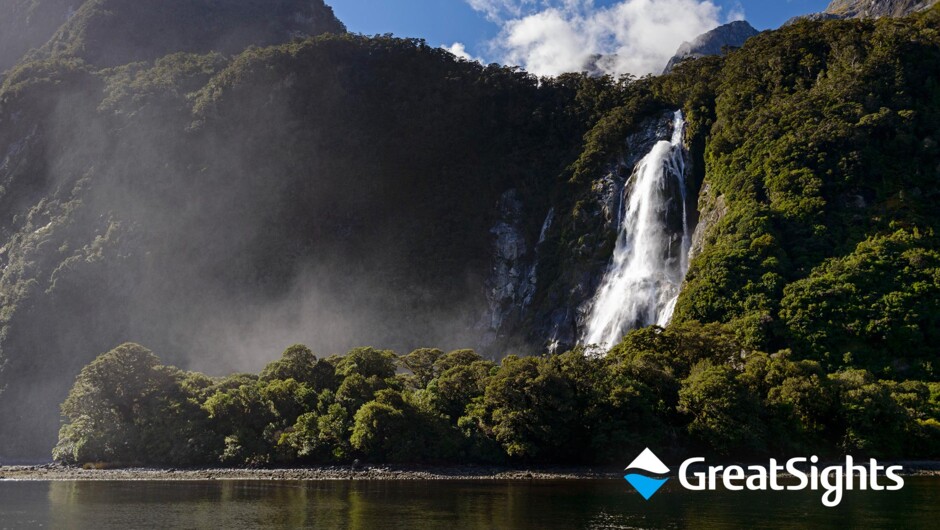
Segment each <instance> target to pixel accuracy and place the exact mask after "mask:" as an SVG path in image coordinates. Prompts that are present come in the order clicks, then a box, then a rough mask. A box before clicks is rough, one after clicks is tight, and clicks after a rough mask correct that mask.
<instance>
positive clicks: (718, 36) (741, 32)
mask: <svg viewBox="0 0 940 530" xmlns="http://www.w3.org/2000/svg"><path fill="white" fill-rule="evenodd" d="M758 33H760V32H759V31H757V30H756V29H754V27H753V26H751V25H750V24H748V23H747V22H746V21H744V20H737V21H735V22H731V23H728V24H725V25H723V26H718V27H717V28H715V29H713V30H711V31H709V32H706V33H703V34H701V35H699V36H698V37H696V38H695V40H693V41H692V42H683V43H682V46H679V49H678V51H676V54H675V55H673V56H672V59H669V63H668V64H666V68H665V70H663V73H664V74H668V73H669V72H671V71H672V69H673V68H675V66H676V65H677V64H679V63H680V62H682V61H684V60H686V59H697V58H699V57H707V56H709V55H721V54H723V53H724V51H725V50H726V49H729V48H740V47H741V46H743V45H744V42H745V41H746V40H747V39H750V38H751V37H753V36H754V35H757V34H758Z"/></svg>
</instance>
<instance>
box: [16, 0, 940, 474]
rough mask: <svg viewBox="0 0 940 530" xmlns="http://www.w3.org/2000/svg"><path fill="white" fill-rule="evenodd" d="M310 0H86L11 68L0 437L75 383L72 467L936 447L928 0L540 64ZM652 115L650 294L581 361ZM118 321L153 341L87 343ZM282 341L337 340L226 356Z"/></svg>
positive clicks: (27, 433)
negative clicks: (658, 211)
mask: <svg viewBox="0 0 940 530" xmlns="http://www.w3.org/2000/svg"><path fill="white" fill-rule="evenodd" d="M48 1H50V2H51V0H48ZM145 3H146V2H145ZM315 4H316V5H315V6H314V8H313V9H314V11H313V17H312V18H309V17H308V18H304V17H300V18H299V19H298V18H297V17H295V16H294V15H295V14H296V13H295V12H293V11H291V9H294V8H296V6H293V4H292V3H291V2H287V1H285V2H284V6H285V7H284V9H279V10H274V11H272V12H271V13H272V14H271V17H272V18H271V20H268V21H267V22H265V23H264V24H260V23H259V25H258V27H259V28H262V29H264V31H263V32H261V30H260V29H259V32H260V33H258V35H256V36H254V37H251V39H248V40H247V41H239V42H234V41H231V40H230V39H228V38H226V37H227V32H225V31H223V29H224V28H222V29H219V28H217V29H219V31H218V33H214V34H212V35H213V36H212V41H213V42H208V41H204V40H200V39H199V38H197V36H196V34H194V33H192V32H190V31H189V30H191V29H192V27H198V24H197V25H196V26H191V25H184V26H181V27H180V29H179V34H178V35H176V37H174V38H173V39H170V40H169V41H168V42H161V43H160V44H159V46H155V45H154V44H153V42H154V41H153V39H150V38H140V39H138V38H136V37H135V38H134V39H130V38H129V37H128V36H129V35H135V36H142V37H145V36H146V35H152V34H151V33H148V32H151V31H160V30H159V27H155V28H150V27H148V25H147V23H146V21H145V20H144V19H142V18H140V17H138V16H136V14H135V13H137V11H135V10H133V9H131V10H130V11H134V13H131V12H130V11H128V9H129V8H128V7H127V6H128V4H127V3H125V2H122V1H119V0H107V1H105V0H96V1H95V2H88V3H86V4H83V5H82V8H81V9H80V10H79V11H78V14H77V15H76V16H74V17H71V18H70V19H69V22H68V24H66V25H65V26H62V27H60V28H59V29H58V30H55V32H54V34H50V35H48V39H49V40H48V42H46V41H43V42H45V44H42V43H32V44H30V45H29V46H30V47H32V48H33V50H32V51H30V52H28V53H27V52H26V51H25V50H24V52H23V53H26V55H25V56H24V57H22V58H21V59H19V62H18V63H17V64H16V66H14V67H12V68H11V69H9V70H8V71H6V72H5V73H4V77H3V83H2V86H0V216H2V217H0V236H2V241H0V244H2V246H0V266H2V272H0V365H2V371H0V387H2V388H4V391H3V393H2V394H0V422H2V423H3V424H4V425H5V426H8V425H9V426H15V427H13V428H4V429H3V430H2V431H0V453H14V454H16V453H19V454H29V453H30V451H35V448H36V447H44V446H46V447H47V446H48V445H51V444H52V443H53V442H54V438H55V436H54V432H55V430H56V428H57V421H56V412H57V411H56V405H57V404H58V403H60V402H61V401H62V400H63V399H65V403H64V405H63V408H62V412H63V413H64V415H65V419H66V421H65V423H64V425H63V426H62V428H61V431H60V434H59V443H58V445H57V446H56V449H55V455H56V458H57V459H58V460H60V461H64V462H93V461H111V462H122V463H161V464H174V465H179V464H217V463H226V464H233V465H234V464H237V465H272V464H276V463H316V462H337V461H342V462H345V461H350V460H352V459H355V458H361V459H363V458H364V459H368V460H373V461H409V460H410V461H426V462H442V461H461V462H471V461H472V462H501V463H506V462H551V463H558V464H560V463H566V462H567V463H589V462H590V463H607V462H616V461H619V460H622V459H623V458H624V457H625V455H627V454H634V453H635V452H636V451H635V449H636V448H638V447H640V446H642V445H643V444H647V445H650V446H652V445H656V447H662V448H664V449H663V451H664V452H665V451H668V450H672V451H675V452H683V451H690V450H693V449H694V450H697V451H702V452H706V453H713V454H717V455H722V456H729V455H761V454H768V453H775V454H777V453H780V452H796V451H816V452H818V453H820V454H833V455H834V454H837V453H842V452H853V453H855V454H871V455H878V456H886V457H908V458H913V457H937V456H940V446H938V436H940V435H938V432H940V423H938V419H940V417H938V399H940V397H938V396H940V387H938V381H940V374H938V372H937V370H938V368H937V362H938V355H937V353H938V348H937V346H936V341H937V339H938V338H940V337H938V335H940V320H938V319H940V297H938V294H940V240H938V233H937V231H938V230H940V213H938V211H937V209H936V208H935V207H934V203H935V202H936V200H937V199H938V197H940V187H938V179H940V145H938V142H940V33H938V30H940V8H937V7H935V8H932V9H930V10H929V11H926V12H923V13H918V14H916V15H913V16H910V17H905V18H897V19H896V18H881V19H877V20H872V19H866V20H798V21H795V22H793V23H792V24H788V25H786V26H785V27H783V28H781V29H779V30H775V31H768V32H763V33H761V34H759V35H757V36H754V37H752V38H750V39H749V40H747V42H746V43H745V44H744V45H743V46H742V47H741V48H740V49H737V50H733V51H729V53H727V54H726V55H724V56H720V57H717V56H716V57H704V58H699V59H694V60H688V61H683V62H681V63H679V64H677V65H675V66H674V67H673V68H672V70H671V72H670V73H669V74H667V75H663V76H656V77H644V78H639V79H637V78H633V77H630V76H624V77H621V78H616V79H615V78H612V77H591V76H588V75H585V74H577V73H575V74H566V75H562V76H559V77H556V78H543V79H538V78H536V77H534V76H532V75H530V74H527V73H525V72H523V71H521V70H519V69H517V68H511V67H503V66H499V65H489V66H485V65H481V64H478V63H476V62H471V61H465V60H460V59H458V58H456V57H454V56H453V55H451V54H450V53H448V52H446V51H444V50H441V49H437V48H433V47H430V46H428V45H427V44H426V43H424V42H423V41H420V40H414V39H399V38H394V37H392V36H375V37H365V36H361V35H351V34H347V33H345V32H344V29H343V27H342V24H341V23H339V22H338V21H336V20H335V18H333V17H332V13H331V12H328V8H327V7H326V6H324V5H322V3H315ZM0 5H2V4H0ZM17 5H19V4H17ZM47 5H48V4H46V3H44V2H42V1H39V2H37V3H35V5H33V6H32V7H31V9H33V10H34V11H35V10H40V8H41V7H42V6H47ZM148 5H149V4H148ZM181 5H182V4H181ZM239 5H241V4H239ZM102 6H104V7H102ZM291 6H293V7H291ZM304 6H305V7H304V8H303V9H307V8H308V7H309V6H308V5H307V4H304ZM185 7H186V9H183V7H179V8H178V9H173V10H170V11H168V12H170V13H175V14H176V15H179V16H185V17H186V18H188V19H191V20H193V21H198V20H200V19H201V18H204V17H206V16H208V15H207V14H206V13H208V11H205V12H204V11H201V9H202V8H201V7H199V6H196V7H193V5H189V4H186V6H185ZM203 7H205V6H203ZM242 7H243V9H241V8H240V9H235V10H232V11H229V12H227V14H226V17H228V18H226V20H228V22H226V24H232V25H238V24H239V23H241V22H239V21H242V22H245V21H246V20H248V19H254V13H255V11H254V9H255V7H257V6H256V3H255V2H249V1H247V0H246V2H244V5H243V6H242ZM289 7H290V9H288V8H289ZM105 8H107V9H105ZM50 9H51V8H50ZM180 10H182V11H180ZM40 11H41V10H40ZM141 12H145V11H141ZM305 13H306V11H305ZM307 14H308V15H309V14H310V13H307ZM100 17H112V18H108V19H107V20H108V22H107V24H105V23H104V22H103V21H102V19H101V18H100ZM145 18H146V17H145ZM170 18H172V17H170ZM298 20H306V21H307V22H305V23H304V26H303V28H302V29H304V30H305V32H306V35H297V31H298V28H297V27H295V26H294V24H296V23H298V22H297V21H298ZM168 23H169V22H168ZM245 23H247V22H245ZM118 26H119V27H121V28H123V29H122V30H121V31H120V32H116V33H113V34H112V33H109V32H105V33H96V32H98V31H100V29H101V28H104V27H108V28H114V27H118ZM96 28H97V29H96ZM187 28H189V29H187ZM324 32H325V33H324ZM197 33H198V32H197ZM122 35H123V36H122ZM105 36H107V37H108V39H117V40H108V39H105V38H104V37H105ZM207 38H208V37H207ZM118 42H119V43H120V46H118V45H117V44H116V43H118ZM99 44H100V45H101V46H102V47H101V48H97V47H96V46H98V45H99ZM250 44H257V45H258V46H249V45H250ZM246 47H247V48H246ZM118 52H120V53H118ZM15 60H16V59H14V61H15ZM676 109H681V110H682V111H683V113H684V114H685V116H686V117H687V120H688V130H687V136H686V137H687V148H688V152H689V154H690V162H691V179H690V182H689V186H690V189H689V191H690V193H691V194H692V195H693V196H697V197H698V204H697V210H698V212H697V217H698V227H697V228H696V238H695V241H694V242H693V245H692V256H691V262H690V268H689V272H688V275H687V277H686V282H685V284H684V286H683V289H682V293H681V295H680V297H679V299H678V302H677V306H676V312H675V316H674V318H673V321H672V323H671V324H670V325H669V326H667V327H666V328H665V329H663V328H656V327H653V328H645V329H640V330H637V331H634V332H633V333H631V334H630V335H628V336H627V337H625V338H624V341H623V342H622V343H620V344H617V345H606V347H605V348H604V350H605V352H606V351H608V350H609V353H608V354H607V355H596V354H595V353H596V351H597V350H596V349H591V348H588V353H589V354H587V355H586V354H585V350H584V349H583V348H582V346H584V345H579V344H578V342H579V336H580V331H581V329H582V327H583V323H584V322H583V320H584V312H585V307H586V306H585V304H587V303H589V302H590V300H591V297H592V295H593V293H594V292H595V290H596V289H597V286H598V283H599V281H600V278H601V276H602V275H603V273H604V271H605V269H606V267H607V264H608V262H609V259H610V256H611V253H612V249H613V246H614V243H615V239H616V233H617V230H616V226H614V224H615V223H613V221H612V215H611V212H610V208H609V198H610V197H611V196H612V195H611V190H613V195H616V192H617V191H618V190H622V189H623V187H624V186H626V182H627V179H628V178H629V176H630V172H631V170H632V166H633V164H634V163H635V162H636V161H637V159H638V157H640V156H642V155H643V153H645V152H646V150H648V147H649V145H650V143H651V142H654V141H655V140H656V139H657V137H656V131H657V127H658V124H660V123H661V121H662V117H663V116H664V114H668V113H670V112H671V111H674V110H676ZM614 217H615V216H614ZM549 221H551V222H549ZM506 234H508V236H507V235H506ZM494 240H495V243H494ZM501 245H502V246H501ZM493 271H497V272H499V271H503V272H505V274H504V275H503V276H504V277H503V276H498V275H497V276H496V277H494V273H493ZM530 278H531V280H530ZM494 293H501V294H499V295H498V296H497V295H495V294H494ZM523 293H524V294H523ZM128 340H131V341H134V342H136V343H139V344H145V345H147V346H148V347H150V348H153V350H154V351H157V352H160V355H161V357H162V359H163V360H159V359H157V358H156V357H154V356H153V355H152V354H151V353H150V352H149V351H148V350H146V349H144V348H142V347H140V346H136V345H133V344H125V345H124V346H121V347H118V348H117V349H114V350H112V351H110V352H109V353H107V354H104V355H102V356H101V357H99V358H98V359H97V360H94V361H92V359H94V356H95V355H96V354H98V353H100V352H103V351H108V350H110V349H111V348H113V347H114V345H115V344H120V343H122V342H125V341H128ZM293 342H300V343H305V344H308V345H310V347H311V349H313V350H315V351H317V352H325V353H327V356H326V357H325V358H320V359H317V358H316V357H315V356H314V355H313V353H311V351H310V350H309V349H307V348H305V347H301V346H297V347H292V348H290V349H288V351H287V352H285V354H284V357H283V358H282V359H281V360H277V361H274V362H272V363H270V364H267V366H266V367H264V369H263V370H262V371H261V372H260V375H258V376H254V375H245V374H239V375H234V376H225V375H224V374H228V373H233V372H245V371H251V372H255V371H258V370H259V369H260V368H262V366H264V364H265V362H266V361H268V360H270V352H272V351H277V350H278V349H280V348H283V345H284V344H290V343H293ZM359 344H374V345H377V346H381V347H384V348H390V349H391V350H394V351H397V352H407V351H412V350H414V351H413V352H412V353H410V354H408V355H402V356H396V354H394V353H392V351H391V350H389V351H386V350H376V349H372V348H356V349H352V350H351V351H349V350H350V348H353V347H354V346H356V345H359ZM272 345H277V346H276V347H273V346H272ZM421 345H440V346H442V349H443V350H445V351H446V350H453V349H454V348H461V347H472V348H473V350H461V349H458V350H455V351H452V352H451V353H446V354H445V353H442V351H440V350H429V349H417V350H415V348H416V347H418V346H421ZM343 351H349V353H347V354H346V355H342V356H341V355H333V354H334V353H336V352H343ZM474 351H477V352H479V354H477V353H474ZM563 352H564V353H563ZM510 354H518V356H517V355H510ZM89 362H91V364H88V363H89ZM86 365H87V366H86ZM171 365H175V366H180V367H181V368H183V369H184V370H180V369H177V368H172V367H171ZM82 366H85V368H84V369H83V368H82ZM199 372H203V373H206V374H211V377H210V376H207V375H201V374H200V373H199ZM76 375H78V379H77V381H76V382H75V385H74V386H73V388H72V391H71V393H70V394H68V397H67V399H66V393H67V391H68V387H69V386H70V385H71V384H72V383H73V381H75V377H76Z"/></svg>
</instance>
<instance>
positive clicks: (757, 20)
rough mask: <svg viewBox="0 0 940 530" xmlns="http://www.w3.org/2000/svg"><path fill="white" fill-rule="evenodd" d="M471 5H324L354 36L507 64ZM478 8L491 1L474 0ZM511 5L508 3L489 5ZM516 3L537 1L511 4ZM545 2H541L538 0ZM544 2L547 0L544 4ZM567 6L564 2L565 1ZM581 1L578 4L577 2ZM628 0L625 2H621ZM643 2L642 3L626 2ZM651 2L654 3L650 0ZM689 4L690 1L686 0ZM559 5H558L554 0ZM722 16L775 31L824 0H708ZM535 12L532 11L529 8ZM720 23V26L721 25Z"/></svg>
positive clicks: (419, 1)
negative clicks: (404, 41)
mask: <svg viewBox="0 0 940 530" xmlns="http://www.w3.org/2000/svg"><path fill="white" fill-rule="evenodd" d="M472 1H473V0H332V1H331V0H327V3H329V4H330V5H332V6H333V9H334V11H335V12H336V14H337V16H338V17H339V18H340V20H342V21H343V22H344V23H346V25H347V26H348V28H349V29H350V30H351V31H353V32H357V33H364V34H368V35H371V34H377V33H393V34H395V35H396V36H400V37H420V38H423V39H425V40H427V41H428V43H429V44H431V45H434V46H442V45H447V46H449V45H452V44H453V43H455V42H459V43H462V44H463V45H464V46H465V48H466V50H467V52H468V53H469V54H470V55H472V56H474V57H478V58H482V59H484V60H485V61H486V62H489V61H498V62H507V61H506V60H505V59H506V57H504V56H503V55H506V54H501V53H500V52H499V51H494V48H499V44H498V43H496V44H494V41H498V39H499V37H500V35H501V33H502V30H503V29H504V28H503V26H502V25H501V21H498V20H488V19H487V16H486V15H485V14H483V13H481V12H479V11H477V10H474V9H473V8H472V7H471V6H470V2H472ZM476 1H477V2H478V5H479V4H480V3H486V2H487V1H490V2H492V1H494V0H476ZM495 1H496V2H499V1H504V2H508V1H512V0H495ZM517 1H518V3H520V4H525V3H526V2H529V3H533V2H536V3H537V2H539V1H540V0H517ZM541 1H543V2H544V1H545V0H541ZM548 1H549V2H550V1H552V0H548ZM569 1H570V0H569ZM582 1H583V0H582ZM624 1H625V0H594V2H593V4H594V7H596V8H604V7H610V6H611V5H614V4H618V3H623V2H624ZM626 1H631V0H626ZM632 1H645V0H632ZM653 1H655V0H653ZM690 1H693V0H690ZM556 2H558V3H563V2H564V0H556ZM713 3H714V4H715V5H717V6H718V7H720V8H721V15H722V17H728V16H729V14H731V13H734V12H740V11H743V13H744V15H745V19H746V20H747V21H748V22H750V23H751V24H752V25H753V26H754V27H756V28H758V29H769V28H776V27H778V26H780V24H782V23H783V22H784V21H786V20H787V19H788V18H790V17H792V16H795V15H800V14H806V13H813V12H818V11H822V10H823V9H825V7H826V5H827V4H828V3H829V2H828V0H713ZM534 9H536V10H537V8H534ZM725 21H726V20H725V19H722V20H721V22H725Z"/></svg>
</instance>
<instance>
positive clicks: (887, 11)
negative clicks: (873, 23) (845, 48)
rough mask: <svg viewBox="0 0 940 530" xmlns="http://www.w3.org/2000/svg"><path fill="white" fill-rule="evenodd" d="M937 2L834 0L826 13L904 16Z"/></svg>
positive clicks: (861, 15) (922, 0)
mask: <svg viewBox="0 0 940 530" xmlns="http://www.w3.org/2000/svg"><path fill="white" fill-rule="evenodd" d="M936 3H937V0H832V2H830V3H829V5H828V6H827V7H826V10H825V11H824V13H826V14H829V15H835V16H837V17H841V18H878V17H903V16H907V15H910V14H912V13H916V12H918V11H923V10H925V9H927V8H929V7H930V6H932V5H934V4H936Z"/></svg>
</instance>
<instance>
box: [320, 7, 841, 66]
mask: <svg viewBox="0 0 940 530" xmlns="http://www.w3.org/2000/svg"><path fill="white" fill-rule="evenodd" d="M327 3H328V4H329V5H331V6H332V7H333V10H334V11H335V12H336V15H337V16H338V17H339V19H340V20H342V21H343V22H344V23H345V24H346V26H347V27H348V28H349V30H350V31H352V32H355V33H362V34H366V35H374V34H385V33H391V34H394V35H395V36H398V37H418V38H422V39H425V40H426V41H427V42H428V44H430V45H432V46H441V47H445V48H447V49H449V50H451V51H452V52H453V53H455V54H456V55H460V56H462V57H465V58H468V59H474V60H479V61H481V62H483V63H491V62H498V63H502V64H512V65H518V66H522V67H523V68H525V69H526V70H528V71H530V72H533V73H536V74H539V75H557V74H560V73H562V72H566V71H579V70H581V69H582V68H583V67H584V64H585V62H586V61H590V60H592V57H596V56H601V57H603V58H602V59H601V61H600V62H598V63H597V66H599V67H600V68H601V69H602V70H604V71H605V72H607V73H610V74H613V75H619V74H625V73H631V74H634V75H644V74H647V73H659V71H660V70H662V67H663V66H664V65H665V63H666V61H668V60H669V57H671V56H672V55H673V53H674V52H675V51H676V49H677V48H678V47H679V45H681V44H682V42H684V41H688V40H691V39H693V38H695V36H697V35H699V34H701V33H704V32H705V31H708V30H709V29H712V28H714V27H716V26H718V25H720V24H723V23H726V22H730V21H732V20H740V19H745V20H747V21H748V22H750V23H751V25H753V26H754V27H756V28H757V29H773V28H776V27H779V26H780V25H781V24H782V23H783V22H785V21H786V20H787V19H789V18H790V17H792V16H796V15H802V14H807V13H815V12H819V11H822V10H823V9H825V7H826V5H827V4H828V3H829V2H828V0H327Z"/></svg>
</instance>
